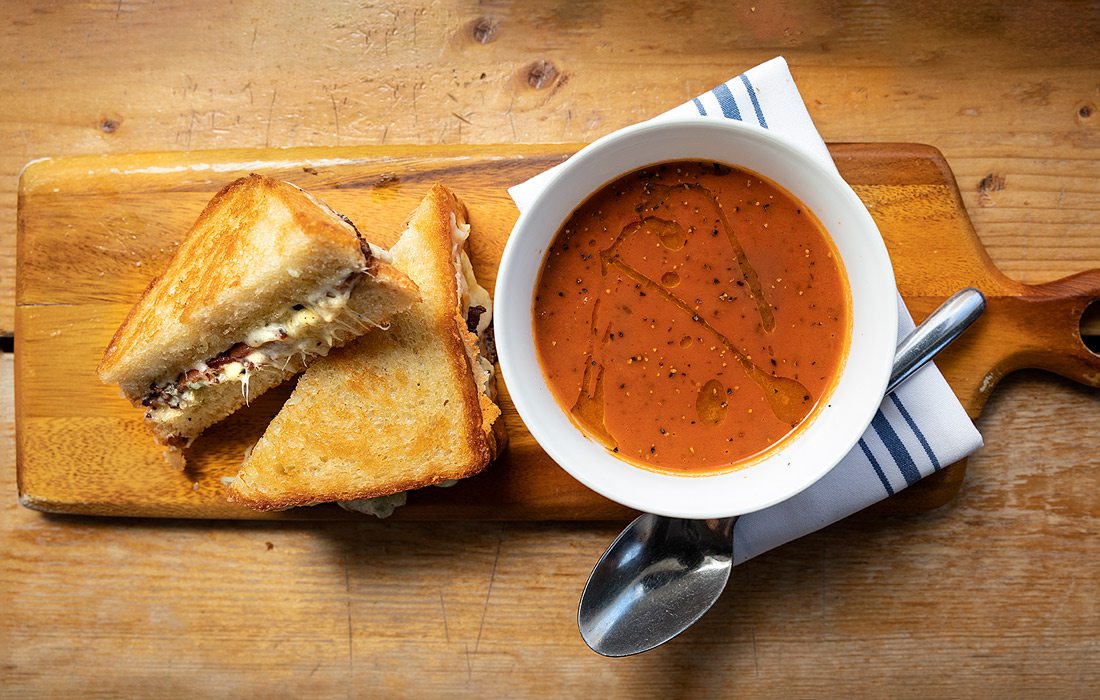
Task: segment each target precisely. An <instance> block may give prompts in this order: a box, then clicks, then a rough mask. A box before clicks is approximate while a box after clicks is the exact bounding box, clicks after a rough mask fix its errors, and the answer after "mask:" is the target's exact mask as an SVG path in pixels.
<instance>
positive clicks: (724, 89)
mask: <svg viewBox="0 0 1100 700" xmlns="http://www.w3.org/2000/svg"><path fill="white" fill-rule="evenodd" d="M711 92H712V93H713V94H714V98H715V99H716V100H718V106H719V107H721V108H722V115H723V116H724V117H726V119H736V120H737V121H741V110H739V109H737V100H735V99H733V93H732V92H730V86H729V85H726V84H725V83H722V84H721V85H719V86H718V87H716V88H714V89H713V90H711Z"/></svg>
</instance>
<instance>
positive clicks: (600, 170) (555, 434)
mask: <svg viewBox="0 0 1100 700" xmlns="http://www.w3.org/2000/svg"><path fill="white" fill-rule="evenodd" d="M689 159H699V160H708V161H718V162H722V163H727V164H730V165H735V166H739V167H742V168H746V169H748V170H752V171H754V172H757V173H759V174H760V175H763V176H764V177H766V178H768V179H769V180H772V181H773V182H776V183H778V184H779V185H780V186H782V187H783V188H784V189H786V190H787V191H788V192H790V193H791V194H793V195H794V196H795V197H797V198H798V199H799V200H801V201H802V203H803V204H805V205H806V206H807V207H809V208H810V210H811V211H812V212H813V213H814V214H815V215H816V216H817V218H818V220H819V221H820V222H821V223H822V225H823V226H824V227H825V229H826V230H827V231H828V233H829V235H830V236H831V237H832V239H833V243H834V244H835V245H836V248H837V250H838V251H839V253H840V257H841V260H842V262H843V264H844V268H845V271H846V273H847V276H848V283H849V286H850V289H851V294H852V324H851V330H852V337H851V340H850V344H849V351H848V356H847V359H846V360H845V362H844V365H843V367H842V369H841V371H840V375H839V378H838V381H837V383H836V385H835V387H834V389H833V392H832V395H831V396H830V397H829V398H828V399H827V404H826V405H825V406H824V407H821V408H819V409H817V410H816V411H815V412H814V414H812V416H811V422H810V423H809V424H808V425H807V426H804V427H802V428H801V429H800V430H799V431H797V432H796V433H795V435H794V436H792V437H789V438H788V439H787V440H786V441H785V442H783V443H781V444H780V445H779V447H778V448H777V449H776V450H774V451H773V452H771V453H770V454H769V455H767V456H765V457H764V458H763V459H760V460H758V461H756V462H754V463H752V464H750V465H749V466H745V467H742V468H741V469H737V470H734V471H730V472H726V473H720V474H701V475H675V474H667V473H659V472H654V471H649V470H646V469H642V468H640V467H637V466H633V465H631V464H630V463H628V462H625V461H622V460H620V459H617V458H616V457H615V456H614V455H613V454H612V453H610V452H609V451H608V450H606V449H605V448H604V447H603V446H601V445H600V444H599V443H597V442H595V441H594V440H591V439H589V438H587V437H586V436H585V435H584V434H583V433H582V432H581V431H580V430H579V429H578V428H577V427H576V426H575V425H574V424H573V423H572V422H571V421H570V419H569V416H568V415H567V413H566V411H565V410H564V409H563V408H562V407H561V406H560V405H559V404H558V403H557V401H556V400H555V399H554V396H553V394H551V392H550V389H549V388H548V386H547V384H546V380H545V378H544V375H543V373H542V368H541V366H540V365H539V361H538V358H537V356H536V354H535V343H534V337H533V320H534V315H533V307H534V294H535V286H536V284H537V282H538V277H539V273H540V271H541V269H542V264H543V258H544V256H545V255H546V250H547V248H549V246H550V244H551V242H552V240H553V238H554V235H555V234H556V233H557V232H558V229H559V228H560V227H561V225H562V224H563V223H564V222H565V220H566V219H567V218H568V217H569V215H570V214H572V212H573V211H574V210H575V209H576V208H577V207H578V206H580V205H581V204H582V203H583V202H584V201H585V200H586V199H587V198H588V197H589V196H590V195H591V194H593V193H594V192H596V191H597V190H599V189H600V188H601V187H602V186H603V185H605V184H607V183H609V182H611V181H613V180H615V179H617V178H618V177H620V176H621V175H624V174H626V173H629V172H631V171H634V170H636V169H638V168H641V167H644V166H646V165H651V164H653V163H659V162H662V161H669V160H689ZM495 304H496V309H495V313H494V325H495V329H496V342H497V350H498V353H499V357H500V365H501V370H502V371H503V374H504V381H505V383H506V384H507V387H508V391H509V393H510V394H511V397H512V400H513V401H514V403H515V406H516V409H517V410H518V411H519V414H520V417H521V418H523V421H524V423H526V424H527V428H528V429H529V430H530V431H531V434H532V435H533V436H534V437H535V439H536V440H537V441H538V443H539V444H540V445H541V446H542V448H543V449H545V450H546V452H547V453H549V454H550V456H551V457H552V458H553V459H554V461H555V462H557V463H558V464H559V465H561V467H562V468H563V469H565V470H566V471H567V472H569V473H570V474H571V475H573V477H574V478H576V479H577V480H578V481H580V482H581V483H583V484H585V485H586V486H588V487H589V488H591V489H592V490H594V491H596V492H598V493H600V494H603V495H604V496H606V497H607V498H610V499H611V500H613V501H617V502H619V503H622V504H624V505H626V506H630V507H632V508H636V509H638V510H642V511H647V512H650V513H657V514H659V515H666V516H672V517H681V518H717V517H726V516H731V515H740V514H743V513H749V512H752V511H756V510H760V509H761V508H766V507H768V506H770V505H772V504H775V503H778V502H780V501H783V500H786V499H788V498H790V497H791V496H794V495H795V494H797V493H799V492H800V491H802V490H804V489H806V488H807V487H809V486H810V485H811V484H813V483H814V482H815V481H817V480H818V479H820V478H821V477H822V476H824V475H825V474H826V473H828V472H829V470H831V469H832V468H833V467H834V466H836V464H837V463H839V462H840V460H841V459H842V458H843V457H844V455H846V454H847V453H848V452H849V450H851V449H852V448H853V447H854V446H855V444H856V442H857V441H858V440H859V437H860V435H862V434H863V431H864V430H865V429H866V428H867V426H868V425H869V424H870V422H871V418H872V417H873V416H874V414H875V410H876V409H877V408H878V405H879V403H880V402H881V401H882V396H883V393H884V391H885V388H886V382H887V379H888V378H889V374H890V368H891V365H892V363H893V357H894V349H895V345H896V343H897V322H898V319H897V293H896V287H895V284H894V274H893V268H892V267H891V265H890V259H889V257H888V255H887V253H886V246H885V245H884V244H883V242H882V237H881V235H880V234H879V232H878V229H877V228H876V227H875V223H874V221H873V220H872V219H871V216H870V215H869V214H868V213H867V210H866V209H865V208H864V206H863V203H862V202H860V200H859V198H858V197H856V195H855V193H854V192H852V189H851V188H850V187H849V186H848V185H847V183H845V182H844V181H843V180H842V179H841V178H840V177H839V176H838V175H837V174H836V173H835V172H833V171H831V170H828V169H826V168H825V167H823V166H822V165H820V164H819V163H817V162H816V161H814V160H813V159H811V158H810V157H809V156H807V155H806V154H805V153H803V152H802V151H801V150H799V149H798V147H797V146H794V145H793V144H791V143H790V142H788V141H786V140H785V139H783V138H781V137H779V136H776V135H775V134H773V133H771V132H770V131H767V130H765V129H762V128H759V127H756V126H751V125H747V124H743V123H741V122H735V121H732V120H727V119H715V118H711V119H706V118H701V117H699V118H684V119H675V120H667V121H661V122H654V123H646V124H639V125H636V126H632V127H628V128H626V129H622V130H621V131H617V132H615V133H613V134H610V135H608V136H605V137H603V138H601V139H600V140H598V141H596V142H595V143H593V144H591V145H590V146H588V147H586V148H584V149H583V150H581V151H580V152H579V153H577V154H576V155H575V156H573V157H572V158H571V159H569V161H567V162H566V163H565V164H564V166H563V167H562V168H561V169H560V171H559V173H558V174H557V176H556V177H555V178H554V179H553V180H552V181H551V182H550V183H549V184H548V186H547V187H546V188H545V190H543V192H542V193H541V194H540V195H539V196H538V198H537V199H536V200H535V201H534V202H533V203H532V204H531V206H530V207H529V208H528V209H527V210H526V211H525V212H523V214H522V215H521V216H520V217H519V220H518V221H517V222H516V226H515V228H514V229H512V235H511V237H510V238H509V239H508V245H507V246H506V247H505V249H504V257H503V259H502V260H501V263H500V270H499V272H498V276H497V285H496V300H495Z"/></svg>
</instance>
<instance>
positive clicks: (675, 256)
mask: <svg viewBox="0 0 1100 700" xmlns="http://www.w3.org/2000/svg"><path fill="white" fill-rule="evenodd" d="M850 305H851V304H850V295H849V291H848V283H847V279H846V277H845V274H844V270H843V268H842V266H841V265H840V262H839V256H838V255H837V254H836V252H835V249H834V248H833V245H832V242H831V240H830V239H829V237H828V235H827V234H826V233H825V232H824V230H823V229H822V227H821V225H820V224H819V223H818V221H817V220H816V218H815V217H814V216H813V215H812V214H811V213H810V212H809V211H808V210H807V209H805V207H803V205H802V204H801V203H800V202H798V201H797V200H796V199H795V198H794V197H793V196H791V195H790V194H788V193H787V192H786V191H784V190H783V189H781V188H779V187H778V186H777V185H775V184H774V183H772V182H770V181H768V180H766V179H763V178H762V177H760V176H759V175H757V174H755V173H752V172H748V171H745V170H740V169H737V168H733V167H729V166H726V165H721V164H717V163H710V162H697V161H678V162H670V163H663V164H658V165H653V166H649V167H647V168H644V169H641V170H638V171H635V172H633V173H630V174H628V175H625V176H623V177H622V178H620V179H618V180H616V181H614V182H612V183H611V184H608V185H606V186H604V187H603V188H602V189H600V190H599V191H598V192H597V193H596V194H594V195H593V196H592V197H590V198H589V199H588V200H587V201H586V202H584V204H582V205H581V206H580V207H579V208H578V209H577V210H576V211H575V212H573V214H572V216H570V218H569V219H568V220H567V221H566V223H565V224H564V225H563V226H562V228H561V230H560V231H558V233H557V235H556V237H555V238H554V241H553V243H552V245H551V247H550V249H549V251H548V252H547V255H546V260H545V261H544V263H543V269H542V273H541V276H540V278H539V282H538V286H537V288H536V296H535V305H534V311H535V314H534V316H535V321H534V335H535V345H536V349H537V353H538V357H539V361H540V363H541V365H542V370H543V373H544V374H545V375H546V378H547V380H548V382H549V385H550V388H551V390H552V391H553V393H554V396H555V398H556V399H557V401H558V402H559V403H560V404H561V406H562V407H563V408H565V409H566V410H567V411H568V412H569V413H570V415H571V417H572V419H573V421H574V422H575V423H576V424H577V425H578V426H579V427H580V428H581V430H582V431H583V432H584V433H585V434H587V435H588V436H589V437H590V438H592V439H594V440H597V441H599V442H600V443H602V444H603V445H605V446H606V447H607V448H608V449H610V450H612V451H614V452H616V453H617V454H618V456H619V457H621V458H625V459H626V460H628V461H630V462H632V463H635V464H637V465H639V466H643V467H647V468H650V469H655V470H658V471H671V472H676V473H684V472H692V473H704V472H715V471H722V470H725V469H728V468H733V467H735V466H737V464H738V463H739V462H744V461H745V460H747V459H748V458H750V457H753V456H755V455H759V454H761V453H763V452H766V451H767V450H769V448H772V447H774V446H775V445H776V444H778V443H779V442H780V441H781V440H783V438H784V437H786V436H788V435H790V434H792V433H793V432H794V431H795V429H796V428H797V427H798V426H799V425H800V424H802V423H804V422H805V421H806V419H807V417H809V416H810V415H811V414H812V413H813V412H814V409H815V407H816V406H818V405H819V404H820V403H822V399H823V398H827V396H828V395H829V393H830V391H831V389H832V387H833V385H834V383H835V380H836V377H837V374H838V372H839V368H840V366H841V364H842V362H843V359H844V356H845V354H846V352H847V346H848V336H849V328H850Z"/></svg>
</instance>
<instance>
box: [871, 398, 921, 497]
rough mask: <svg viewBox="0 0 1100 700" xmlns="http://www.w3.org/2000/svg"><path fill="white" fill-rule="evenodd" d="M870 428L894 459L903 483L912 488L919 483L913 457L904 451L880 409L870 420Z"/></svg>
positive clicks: (918, 475) (918, 473)
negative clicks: (903, 478)
mask: <svg viewBox="0 0 1100 700" xmlns="http://www.w3.org/2000/svg"><path fill="white" fill-rule="evenodd" d="M871 428H873V429H874V431H875V433H877V434H878V437H879V439H880V440H882V444H883V445H885V446H886V449H887V450H889V451H890V456H891V457H893V458H894V462H895V463H896V464H897V465H898V470H899V471H900V472H901V475H902V476H903V477H905V483H906V484H907V485H909V486H912V485H913V484H915V483H917V482H918V481H920V470H919V469H917V464H916V462H914V461H913V455H911V454H909V450H907V449H905V445H904V444H902V442H901V438H900V437H898V433H897V431H896V430H894V426H892V425H890V421H889V420H887V418H886V416H884V415H883V414H882V410H881V409H880V410H878V411H876V412H875V417H874V418H872V419H871Z"/></svg>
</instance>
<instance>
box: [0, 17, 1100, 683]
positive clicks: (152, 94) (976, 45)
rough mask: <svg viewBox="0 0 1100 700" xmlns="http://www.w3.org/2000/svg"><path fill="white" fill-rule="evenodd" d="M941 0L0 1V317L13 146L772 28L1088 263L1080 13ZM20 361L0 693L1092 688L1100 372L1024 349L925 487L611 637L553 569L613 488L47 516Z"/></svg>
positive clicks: (1037, 235)
mask: <svg viewBox="0 0 1100 700" xmlns="http://www.w3.org/2000/svg"><path fill="white" fill-rule="evenodd" d="M953 5H955V3H946V2H945V3H939V2H932V3H929V2H925V3H921V4H920V5H919V6H916V7H912V8H903V7H899V6H897V5H895V4H894V3H885V2H870V3H868V2H847V1H844V0H842V1H841V2H839V3H810V2H788V3H782V4H777V3H765V2H763V1H761V2H758V3H756V5H755V6H754V5H753V4H752V3H741V4H738V5H737V6H735V7H734V6H731V4H730V3H713V5H712V6H703V5H700V6H696V5H695V4H694V3H690V2H667V1H661V2H648V1H642V0H638V1H635V2H631V3H616V2H598V1H596V2H589V1H581V0H575V1H563V2H556V3H543V4H530V5H527V4H522V3H516V4H515V6H512V5H510V4H503V3H502V4H497V3H491V4H487V5H485V6H477V5H475V4H474V3H459V2H439V3H425V4H409V5H400V4H391V3H382V4H381V6H380V7H374V8H371V9H364V8H362V7H360V5H359V4H358V3H318V4H317V6H315V7H312V6H309V5H307V4H303V3H295V4H293V5H286V6H283V7H279V8H276V7H274V6H269V5H268V4H266V3H259V2H238V3H234V4H230V3H209V6H208V7H206V8H202V7H200V6H199V5H198V4H197V3H189V2H176V3H157V5H156V6H153V5H151V4H146V3H135V2H132V1H131V0H120V1H115V0H112V1H111V2H101V3H96V2H91V3H82V4H79V5H77V4H62V3H57V4H54V3H45V2H42V3H31V2H27V3H22V4H18V5H15V4H13V6H10V7H7V8H6V10H5V13H4V15H5V23H4V26H3V28H2V29H0V33H2V37H3V39H2V41H0V66H2V70H0V97H2V98H3V99H2V100H0V105H2V106H0V110H2V117H3V118H2V119H0V190H2V191H0V332H2V333H4V334H7V335H9V336H10V334H11V332H12V330H13V329H12V306H13V294H14V280H13V273H14V267H15V260H14V237H15V236H14V234H15V207H16V197H15V189H16V182H17V176H18V172H19V169H20V168H21V167H22V166H23V164H24V163H26V162H27V161H29V160H31V159H33V158H37V157H41V156H46V155H68V154H76V153H114V152H125V151H139V150H160V149H178V150H186V149H204V148H226V147H259V146H298V145H319V146H324V145H336V144H340V145H348V144H370V143H439V142H445V143H492V142H501V141H504V142H516V143H521V142H559V141H561V142H578V141H588V140H591V139H593V138H595V137H597V136H599V135H600V134H603V133H605V132H607V131H610V130H613V129H615V128H617V127H620V126H624V125H626V124H629V123H632V122H635V121H638V120H640V119H643V118H645V117H648V116H651V115H653V114H656V113H658V112H661V111H663V110H664V109H666V108H667V107H670V106H672V105H674V104H677V103H679V102H681V101H683V100H685V99H686V98H689V97H691V96H693V95H694V94H696V93H698V92H700V91H702V90H704V89H707V88H709V87H711V86H712V85H714V84H715V83H718V82H720V81H722V80H725V79H726V78H728V77H729V76H730V75H732V74H734V73H736V72H739V71H740V70H742V69H743V68H745V67H748V66H750V65H753V64H755V63H758V62H760V61H762V60H765V59H767V58H770V57H772V56H773V55H776V54H783V55H785V56H786V57H787V59H788V60H789V61H790V63H791V65H792V70H793V72H794V75H795V78H796V79H797V80H798V83H799V86H800V88H801V90H802V93H803V95H804V97H805V98H806V101H807V104H808V106H809V109H810V113H811V115H812V116H813V118H814V119H815V120H816V122H817V125H818V127H819V129H820V130H821V132H822V134H823V135H824V136H825V137H826V139H828V140H831V141H876V140H877V141H886V140H889V141H919V142H926V143H930V144H933V145H936V146H938V147H939V148H940V149H942V150H943V152H944V153H945V154H946V156H947V158H948V160H949V161H950V163H951V165H952V167H953V168H954V170H955V172H956V174H957V176H958V179H959V182H960V185H961V187H962V188H963V191H964V197H965V199H966V204H967V206H968V208H969V210H970V213H971V216H972V217H973V219H974V222H975V225H976V227H977V230H978V233H979V234H980V236H981V238H982V240H983V241H984V243H985V244H986V246H987V247H988V248H989V250H990V253H991V254H992V256H993V258H994V260H995V261H996V262H997V263H998V265H1000V267H1001V268H1002V269H1003V270H1005V271H1006V272H1007V273H1009V274H1011V275H1014V276H1016V277H1018V278H1020V279H1022V280H1024V281H1028V282H1040V281H1044V280H1048V279H1051V278H1054V277H1058V276H1062V275H1066V274H1069V273H1072V272H1075V271H1078V270H1082V269H1086V268H1091V267H1100V228H1098V223H1097V219H1098V212H1100V113H1098V111H1097V110H1098V108H1100V40H1098V39H1100V15H1098V14H1097V12H1096V10H1095V9H1094V8H1093V9H1091V10H1086V9H1084V8H1083V7H1082V6H1080V5H1072V6H1066V7H1061V8H1060V7H1057V6H1055V5H1052V4H1046V3H1018V4H1017V6H1016V7H1009V6H1006V4H1004V3H993V4H989V3H981V4H978V5H974V4H968V5H966V6H965V7H964V8H963V9H955V8H953V7H952V6H953ZM1086 324H1087V325H1089V326H1090V328H1093V327H1095V325H1096V324H1095V321H1091V320H1087V321H1086ZM5 342H8V341H5ZM4 347H6V348H10V342H8V344H7V345H5V346H4ZM12 368H13V363H12V356H11V354H10V353H4V354H0V494H4V496H3V497H2V498H0V552H2V555H0V611H3V613H2V614H0V694H6V693H7V692H12V693H14V694H27V695H60V694H62V693H76V694H80V695H84V694H89V693H102V694H105V695H130V696H132V695H153V694H166V695H188V696H190V695H193V694H195V693H196V691H197V692H198V693H201V694H204V695H207V694H218V695H234V696H251V695H260V694H265V695H266V694H271V695H283V694H286V695H295V696H306V695H308V696H313V695H317V696H325V697H328V696H347V695H352V696H357V697H358V696H368V697H369V696H398V695H416V696H419V697H434V696H476V697H500V696H505V695H518V696H535V695H565V696H587V695H595V694H599V695H600V696H602V697H618V696H623V697H637V696H648V695H652V696H660V697H669V696H681V695H683V696H687V695H702V694H715V695H752V696H754V697H769V696H776V697H801V696H807V697H822V696H825V697H828V696H838V695H842V694H847V695H860V696H881V695H894V696H920V697H932V696H953V697H955V696H975V695H978V696H993V697H1006V696H1013V697H1021V696H1045V697H1073V696H1078V697H1088V696H1092V697H1095V696H1096V694H1097V693H1098V692H1100V602H1098V601H1100V575H1098V574H1100V539H1097V535H1098V534H1100V533H1098V530H1100V469H1098V467H1100V454H1098V452H1100V450H1098V449H1097V448H1098V447H1100V438H1098V436H1100V411H1098V410H1097V409H1098V408H1100V401H1098V394H1097V392H1095V391H1092V390H1084V389H1081V388H1078V387H1076V386H1073V385H1071V384H1069V383H1067V382H1064V381H1061V380H1056V379H1053V378H1051V377H1049V376H1046V375H1040V374H1027V375H1021V376H1017V377H1015V378H1012V379H1010V380H1008V381H1007V382H1005V384H1004V385H1002V387H1001V388H1000V389H999V390H998V392H997V394H996V395H995V396H994V398H993V399H992V400H991V402H990V404H989V405H988V407H987V408H986V412H985V416H984V417H983V418H982V420H981V423H980V426H979V427H980V428H981V429H982V432H983V433H984V435H985V438H986V443H987V447H986V448H985V449H984V450H983V451H982V452H981V453H979V454H978V455H977V456H975V457H974V458H973V459H972V461H971V463H970V468H969V472H968V476H967V482H966V484H965V486H964V488H963V491H962V493H961V494H960V496H959V497H958V498H957V499H956V500H955V501H954V502H952V503H951V504H949V505H948V506H945V507H943V508H941V509H939V510H937V511H933V512H930V513H924V514H919V515H911V516H889V517H884V516H876V515H874V514H864V515H859V516H855V517H853V518H851V519H849V520H848V521H845V522H844V523H841V524H839V525H837V526H834V527H832V528H829V529H828V530H826V531H824V532H821V533H818V534H816V535H813V536H810V537H807V538H805V539H803V540H801V541H799V542H796V543H794V544H791V545H789V546H786V547H784V548H782V549H781V550H778V551H774V552H771V553H769V554H767V555H764V556H762V557H760V558H759V559H756V560H753V561H751V562H749V563H748V564H746V565H744V566H741V567H739V568H737V569H736V570H735V573H734V576H733V580H732V582H731V588H732V591H731V593H730V594H729V595H727V596H726V597H725V598H724V599H723V600H722V601H720V602H719V604H718V606H717V608H716V609H715V611H713V612H712V613H711V614H710V615H709V616H708V617H707V618H706V619H705V620H704V621H703V622H702V623H701V624H700V625H698V626H697V627H696V628H695V629H693V630H691V631H690V632H689V633H688V634H686V635H685V636H684V637H683V638H682V639H680V640H678V641H677V642H675V643H673V644H671V645H669V646H667V647H665V648H662V649H659V650H657V651H655V652H652V653H650V654H648V655H645V656H642V657H638V658H633V659H627V660H619V661H610V660H606V659H602V658H600V657H597V656H595V655H594V654H592V653H590V652H589V651H588V650H587V649H586V648H585V647H584V645H583V643H582V642H581V641H580V638H579V637H578V635H577V632H576V625H575V604H576V599H577V595H578V593H579V592H580V588H581V586H582V585H583V583H584V580H585V578H586V576H587V573H588V570H589V568H590V566H591V564H592V562H593V561H594V559H595V558H596V556H597V555H598V554H599V553H600V552H601V551H602V550H603V548H604V546H605V545H606V543H607V542H608V541H609V540H610V539H611V537H612V536H613V535H614V533H615V532H617V531H618V529H619V528H620V526H621V523H608V524H582V525H561V524H558V525H546V524H523V525H517V524H479V525H467V526H448V527H447V528H438V527H433V526H431V525H414V524H401V525H398V524H386V523H377V522H367V521H364V522H363V523H361V524H348V523H327V524H320V523H240V522H235V523H217V522H211V523H196V522H171V521H159V522H158V521H125V520H96V519H78V518H63V517H46V516H43V515H40V514H38V513H35V512H31V511H29V510H26V509H24V508H22V507H21V506H20V505H19V504H18V503H17V502H16V500H15V481H14V479H15V470H14V443H13V430H14V426H13V424H12V418H11V416H12V401H13V399H12V381H13V379H12Z"/></svg>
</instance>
